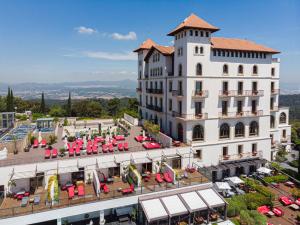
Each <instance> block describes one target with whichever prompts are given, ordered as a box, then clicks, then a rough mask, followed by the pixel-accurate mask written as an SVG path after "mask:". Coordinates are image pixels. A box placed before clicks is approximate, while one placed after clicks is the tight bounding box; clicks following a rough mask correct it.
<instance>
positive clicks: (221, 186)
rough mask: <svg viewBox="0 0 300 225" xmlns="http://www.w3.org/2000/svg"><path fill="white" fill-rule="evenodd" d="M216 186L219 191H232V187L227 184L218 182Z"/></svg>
mask: <svg viewBox="0 0 300 225" xmlns="http://www.w3.org/2000/svg"><path fill="white" fill-rule="evenodd" d="M215 185H216V187H217V189H219V190H220V191H222V190H230V189H231V187H230V186H229V184H228V183H227V182H216V183H215Z"/></svg>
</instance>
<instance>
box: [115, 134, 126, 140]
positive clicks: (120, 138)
mask: <svg viewBox="0 0 300 225" xmlns="http://www.w3.org/2000/svg"><path fill="white" fill-rule="evenodd" d="M114 138H115V140H116V141H124V140H125V137H124V135H116V136H115V137H114Z"/></svg>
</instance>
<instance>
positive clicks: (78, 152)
mask: <svg viewBox="0 0 300 225" xmlns="http://www.w3.org/2000/svg"><path fill="white" fill-rule="evenodd" d="M75 154H76V155H80V148H79V147H76V149H75Z"/></svg>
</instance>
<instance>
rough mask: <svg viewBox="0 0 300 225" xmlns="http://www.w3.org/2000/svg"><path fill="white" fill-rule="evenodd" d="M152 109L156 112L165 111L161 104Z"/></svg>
mask: <svg viewBox="0 0 300 225" xmlns="http://www.w3.org/2000/svg"><path fill="white" fill-rule="evenodd" d="M152 110H154V111H156V112H162V111H163V109H162V107H160V106H153V109H152Z"/></svg>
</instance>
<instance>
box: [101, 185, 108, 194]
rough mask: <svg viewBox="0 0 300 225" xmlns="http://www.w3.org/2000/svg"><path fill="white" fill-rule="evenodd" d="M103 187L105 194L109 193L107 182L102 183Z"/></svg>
mask: <svg viewBox="0 0 300 225" xmlns="http://www.w3.org/2000/svg"><path fill="white" fill-rule="evenodd" d="M101 189H102V190H103V192H104V193H105V194H107V193H109V187H108V186H107V184H101Z"/></svg>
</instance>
